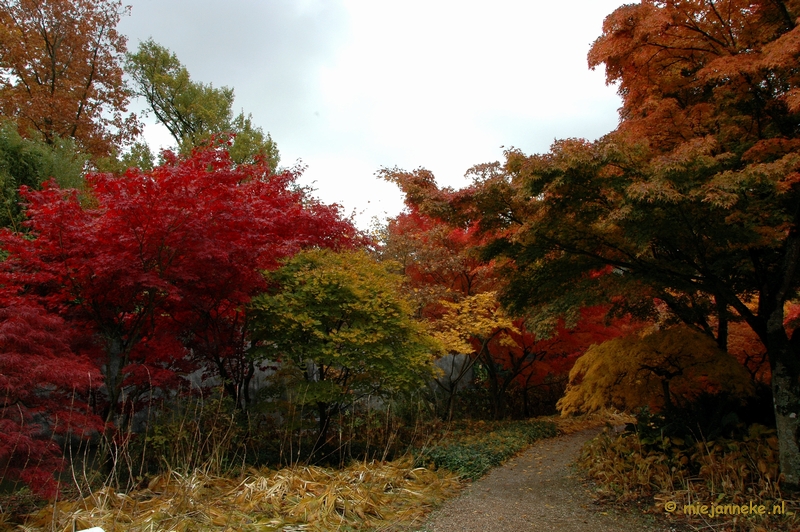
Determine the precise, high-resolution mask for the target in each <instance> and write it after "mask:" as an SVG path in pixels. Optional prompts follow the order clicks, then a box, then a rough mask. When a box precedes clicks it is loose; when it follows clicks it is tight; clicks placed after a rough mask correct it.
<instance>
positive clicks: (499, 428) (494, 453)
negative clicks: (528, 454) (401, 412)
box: [415, 421, 557, 480]
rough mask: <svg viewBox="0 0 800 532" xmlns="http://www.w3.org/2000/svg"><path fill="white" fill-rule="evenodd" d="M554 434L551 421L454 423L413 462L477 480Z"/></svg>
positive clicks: (422, 449)
mask: <svg viewBox="0 0 800 532" xmlns="http://www.w3.org/2000/svg"><path fill="white" fill-rule="evenodd" d="M556 433H557V431H556V424H555V423H553V422H550V421H512V422H503V423H498V422H486V421H478V422H457V423H455V424H453V426H452V428H451V429H450V430H449V431H448V432H447V434H446V436H445V437H443V438H442V439H440V440H439V441H433V442H431V443H430V444H429V445H427V446H426V447H423V448H421V449H419V450H418V451H416V452H415V454H416V461H417V463H421V464H429V465H430V466H434V467H435V468H444V469H447V470H449V471H454V472H456V473H458V474H459V475H461V476H462V477H463V478H466V479H470V480H477V479H478V478H480V477H482V476H483V475H485V474H486V472H488V471H489V470H490V469H491V468H492V467H495V466H498V465H500V464H501V463H503V462H504V461H506V460H507V459H509V458H511V457H512V456H514V455H516V454H517V453H519V452H520V451H522V450H524V449H525V448H527V447H528V446H529V445H530V444H531V443H533V442H534V441H536V440H538V439H541V438H551V437H553V436H555V435H556Z"/></svg>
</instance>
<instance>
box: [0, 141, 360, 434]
mask: <svg viewBox="0 0 800 532" xmlns="http://www.w3.org/2000/svg"><path fill="white" fill-rule="evenodd" d="M165 156H166V157H167V161H166V163H165V164H164V165H162V166H159V167H157V168H155V169H154V170H152V171H151V172H141V171H139V170H136V169H132V170H129V171H128V172H127V173H126V174H125V175H123V176H114V175H111V174H95V175H90V176H88V178H87V188H88V191H89V192H90V194H91V196H92V198H93V201H92V202H88V203H87V204H85V205H82V204H81V202H80V201H79V200H78V197H77V194H76V193H75V191H69V190H62V189H60V188H57V187H54V186H53V187H50V188H46V189H45V190H42V191H33V190H29V191H27V192H25V197H26V200H27V201H28V203H29V207H28V216H29V221H28V222H27V225H28V228H29V230H30V236H31V237H33V238H29V237H28V236H25V235H20V234H15V233H11V232H5V233H4V234H3V236H2V244H3V247H4V249H5V250H6V252H7V253H8V258H7V259H6V261H5V262H4V263H3V267H4V268H6V269H7V270H8V272H9V273H8V275H9V276H10V277H9V278H11V279H13V280H14V281H15V284H14V285H13V286H14V287H15V290H16V291H17V292H16V293H17V294H18V295H19V297H23V298H27V299H28V300H31V301H34V302H37V304H40V305H41V306H43V307H45V308H46V309H47V310H49V311H51V312H53V313H57V314H59V315H60V316H61V317H62V318H63V319H64V320H65V321H67V322H68V323H69V324H70V325H71V327H73V328H75V329H76V330H79V331H82V334H83V335H84V336H85V337H86V338H87V341H90V342H93V343H94V345H97V346H99V348H100V349H98V350H97V351H96V353H95V364H96V365H97V367H98V368H101V369H102V372H103V387H104V391H105V396H106V399H107V401H108V403H107V404H108V408H107V411H106V419H107V420H108V421H114V422H115V423H116V424H117V425H122V424H124V422H125V416H127V415H129V414H130V411H129V410H127V409H125V408H123V407H125V406H126V405H131V404H132V402H133V401H134V400H135V399H136V398H137V396H138V395H139V394H142V393H144V392H146V391H147V390H148V389H151V388H162V389H164V388H166V389H174V388H176V387H178V386H179V385H181V384H182V383H183V382H184V381H183V380H182V379H180V378H179V377H180V375H182V374H186V373H187V372H188V371H190V370H194V369H195V368H196V367H197V364H198V363H201V365H202V367H204V368H205V369H206V371H207V372H211V373H212V374H214V375H216V376H217V377H219V378H220V379H221V381H222V383H223V385H224V386H225V388H226V390H228V392H229V393H230V395H231V396H232V397H234V398H235V399H236V400H237V401H239V403H240V405H242V406H246V402H247V388H248V385H249V380H250V378H251V377H252V374H253V367H252V360H251V359H250V358H248V350H249V348H250V346H251V343H250V341H249V339H248V337H247V335H246V332H245V323H246V321H247V317H246V305H247V303H248V302H249V301H250V298H252V297H253V296H254V295H255V294H256V293H258V292H260V291H261V290H263V289H264V288H265V286H266V285H265V283H264V279H263V277H262V275H261V273H260V272H261V271H262V270H269V269H273V268H275V267H277V266H278V264H279V262H278V261H279V260H280V259H282V258H284V257H287V256H291V255H292V254H294V253H296V252H297V251H299V250H300V249H302V248H303V247H305V246H319V247H338V246H341V245H344V246H349V245H351V243H352V242H357V241H358V239H357V234H356V231H355V229H354V228H353V226H352V225H351V224H350V223H349V222H348V221H346V220H343V219H342V218H341V217H340V216H339V211H338V208H337V207H335V206H332V207H329V206H325V205H321V204H319V203H317V202H315V201H313V199H311V198H308V197H307V196H306V195H305V193H304V192H303V191H301V190H298V189H297V188H296V187H294V186H293V183H294V180H295V178H296V175H295V174H293V173H291V172H284V173H281V174H273V173H272V172H271V171H270V169H269V167H268V166H267V164H266V162H263V161H262V162H260V163H257V164H255V165H235V164H233V163H232V161H231V160H230V158H229V157H228V155H227V152H226V151H225V150H223V149H219V148H217V149H210V148H209V149H205V150H199V151H196V152H194V153H193V155H192V156H191V157H188V158H178V157H175V156H173V155H171V154H169V153H166V154H165ZM190 355H191V356H190Z"/></svg>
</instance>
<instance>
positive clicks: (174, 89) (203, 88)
mask: <svg viewBox="0 0 800 532" xmlns="http://www.w3.org/2000/svg"><path fill="white" fill-rule="evenodd" d="M125 65H126V70H127V72H128V73H129V74H130V75H131V77H132V78H133V80H134V84H135V86H136V94H137V95H138V96H140V97H142V98H144V99H145V101H146V102H147V104H148V106H149V107H150V109H151V110H152V111H153V114H154V115H155V116H156V118H157V119H158V121H159V122H160V123H161V124H163V125H164V126H165V127H166V128H167V130H168V131H169V132H170V134H171V135H172V137H173V138H174V139H175V142H176V145H177V147H178V148H179V150H180V151H181V152H183V153H188V152H189V151H191V149H192V148H193V147H195V146H199V145H201V144H203V143H205V142H208V141H209V139H210V137H211V136H213V135H215V134H223V133H232V134H233V135H234V139H233V143H232V145H231V147H230V156H231V159H232V160H233V161H234V162H236V163H252V162H254V161H255V157H264V158H266V160H267V161H269V164H270V168H273V169H275V168H277V166H278V162H279V161H280V156H279V154H278V147H277V146H276V144H275V143H274V142H273V141H272V137H270V135H269V133H264V131H263V130H262V129H261V128H260V127H257V126H255V125H254V124H253V122H252V116H250V115H245V114H244V112H241V113H239V114H238V115H236V116H234V114H233V110H232V108H233V89H232V88H229V87H225V86H223V87H219V88H215V87H214V86H213V85H211V84H205V83H201V82H197V81H193V80H192V79H191V76H190V75H189V71H188V70H187V69H186V67H185V66H184V65H183V64H182V63H181V62H180V61H179V60H178V57H177V56H176V55H175V54H174V53H173V52H171V51H169V50H168V49H167V48H165V47H163V46H161V45H159V44H157V43H156V42H155V41H153V40H152V39H148V40H146V41H144V42H142V43H140V44H139V49H138V50H137V51H136V53H134V54H128V56H127V60H126V63H125Z"/></svg>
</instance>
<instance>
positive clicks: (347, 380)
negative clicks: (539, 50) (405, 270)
mask: <svg viewBox="0 0 800 532" xmlns="http://www.w3.org/2000/svg"><path fill="white" fill-rule="evenodd" d="M267 278H268V280H269V281H270V282H271V283H272V284H273V287H274V288H273V289H272V290H270V291H269V292H267V293H265V294H263V295H261V296H258V297H256V298H255V299H254V300H253V303H252V309H253V313H252V315H251V328H252V330H253V338H254V341H257V342H259V344H260V346H261V347H260V356H262V357H264V358H268V359H271V360H278V361H280V362H281V363H282V364H283V365H284V366H288V367H289V368H291V369H294V370H295V374H296V376H297V378H298V380H297V381H295V382H294V383H293V388H294V390H293V391H292V396H293V397H294V400H295V401H297V402H299V403H302V404H308V405H313V406H314V407H315V408H316V413H317V416H318V422H319V438H318V444H322V443H324V442H325V438H326V433H327V429H328V426H329V423H330V419H331V416H332V415H334V414H336V413H338V412H340V411H341V410H342V409H344V408H346V407H347V406H348V405H352V404H354V403H355V402H356V401H358V400H359V399H363V398H367V397H370V396H371V397H380V396H388V395H390V394H393V393H396V392H399V391H403V390H413V389H415V388H417V387H420V386H422V385H424V383H425V382H426V381H427V380H428V379H429V378H430V377H431V376H432V375H433V354H434V353H435V352H436V351H437V350H438V344H437V342H436V341H435V340H433V338H432V337H431V336H429V334H428V333H427V332H426V330H425V327H424V326H423V325H422V324H421V323H419V322H417V321H415V320H414V319H413V318H412V307H411V305H410V304H409V303H408V302H407V301H406V300H405V299H404V298H403V296H402V295H401V293H400V289H401V284H402V279H401V277H400V276H398V275H395V274H392V273H389V271H388V270H387V267H386V265H385V264H379V263H376V262H375V261H374V260H373V259H372V258H371V257H370V256H368V255H367V254H366V253H364V252H341V253H335V252H332V251H329V250H311V251H303V252H300V253H298V254H297V255H295V256H294V257H293V258H291V259H289V260H288V261H287V262H286V263H285V265H284V266H283V267H282V268H280V269H278V270H276V271H274V272H271V273H269V274H267Z"/></svg>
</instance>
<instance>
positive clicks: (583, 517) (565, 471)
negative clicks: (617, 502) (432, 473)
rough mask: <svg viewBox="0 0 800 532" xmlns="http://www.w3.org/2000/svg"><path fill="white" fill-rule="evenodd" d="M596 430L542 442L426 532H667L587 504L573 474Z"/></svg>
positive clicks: (474, 488)
mask: <svg viewBox="0 0 800 532" xmlns="http://www.w3.org/2000/svg"><path fill="white" fill-rule="evenodd" d="M597 432H598V431H597V429H592V430H588V431H583V432H578V433H575V434H570V435H567V436H559V437H557V438H550V439H546V440H541V441H539V442H537V443H535V444H534V445H533V446H532V447H531V448H530V449H528V450H527V451H525V452H524V453H522V454H521V455H519V456H518V457H516V458H514V459H511V460H509V461H508V462H506V464H505V465H503V466H502V467H499V468H496V469H494V470H493V471H491V472H490V473H489V474H488V475H487V476H486V477H484V478H483V479H481V480H479V481H478V482H476V483H474V484H473V485H471V486H470V487H469V488H467V489H466V490H465V491H464V492H463V493H462V494H461V495H460V496H459V497H458V498H456V499H452V500H450V501H448V502H447V503H445V504H444V505H443V506H442V507H441V508H439V509H438V510H436V511H435V512H434V513H433V514H431V516H430V518H429V519H428V521H427V523H426V524H425V525H424V527H423V528H422V529H421V530H422V531H426V532H471V531H475V532H503V531H508V532H518V531H538V530H558V531H563V532H583V531H586V530H591V531H592V532H606V531H622V532H650V531H663V530H669V528H668V527H667V528H665V526H664V525H661V526H660V527H658V526H657V525H656V524H655V523H654V522H653V520H652V519H648V518H646V517H645V516H641V515H639V516H635V515H621V514H617V513H615V512H613V511H608V512H606V511H603V509H601V508H599V507H598V506H596V505H594V504H593V503H592V498H591V495H590V494H589V493H588V491H587V488H586V487H584V486H583V485H581V482H580V479H579V478H578V477H577V475H576V474H575V472H574V471H573V469H572V467H571V464H572V463H573V462H574V461H575V460H576V459H577V457H578V453H579V452H580V449H581V446H582V445H583V443H584V442H586V441H587V440H588V439H590V438H592V437H593V436H594V435H596V434H597Z"/></svg>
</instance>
